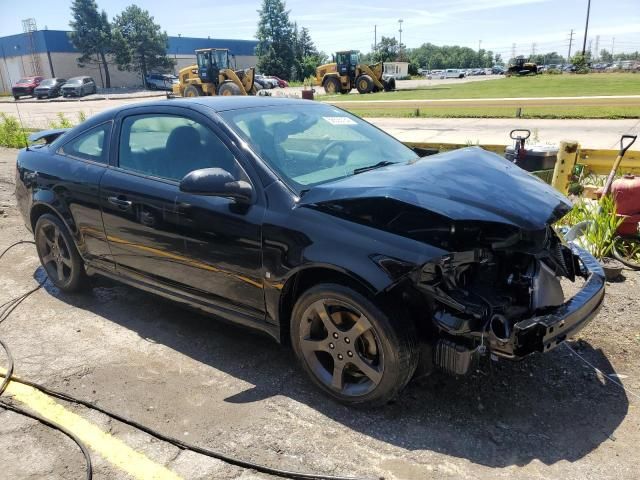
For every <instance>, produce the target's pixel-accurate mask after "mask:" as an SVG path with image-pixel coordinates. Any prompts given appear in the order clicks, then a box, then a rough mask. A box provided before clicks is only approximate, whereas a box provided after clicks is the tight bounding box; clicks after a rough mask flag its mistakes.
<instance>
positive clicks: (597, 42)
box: [591, 35, 600, 60]
mask: <svg viewBox="0 0 640 480" xmlns="http://www.w3.org/2000/svg"><path fill="white" fill-rule="evenodd" d="M593 53H594V52H591V55H593ZM595 58H596V60H600V35H596V50H595Z"/></svg>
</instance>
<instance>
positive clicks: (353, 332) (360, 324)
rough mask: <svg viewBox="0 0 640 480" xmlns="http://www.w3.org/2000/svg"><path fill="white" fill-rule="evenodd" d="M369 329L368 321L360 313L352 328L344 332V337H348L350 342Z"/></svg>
mask: <svg viewBox="0 0 640 480" xmlns="http://www.w3.org/2000/svg"><path fill="white" fill-rule="evenodd" d="M370 328H371V323H370V322H369V319H368V318H367V317H365V316H364V315H363V314H361V313H360V317H358V319H357V320H356V322H355V323H354V324H353V326H352V327H351V328H350V329H349V330H347V331H346V332H345V335H346V336H348V337H350V338H351V339H352V340H355V339H356V338H358V337H359V336H360V335H362V334H363V333H364V332H366V331H367V330H369V329H370Z"/></svg>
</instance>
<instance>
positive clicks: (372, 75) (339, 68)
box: [316, 50, 396, 95]
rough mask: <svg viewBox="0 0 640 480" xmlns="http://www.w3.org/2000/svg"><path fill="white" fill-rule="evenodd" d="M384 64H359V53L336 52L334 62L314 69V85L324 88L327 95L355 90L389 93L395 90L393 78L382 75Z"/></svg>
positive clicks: (353, 51) (352, 51) (350, 51)
mask: <svg viewBox="0 0 640 480" xmlns="http://www.w3.org/2000/svg"><path fill="white" fill-rule="evenodd" d="M383 71H384V64H383V63H382V62H378V63H376V64H373V65H367V64H364V63H360V52H358V51H357V50H345V51H342V52H336V54H335V61H334V62H332V63H327V64H325V65H320V66H319V67H318V68H316V83H317V84H318V85H322V87H324V90H325V92H326V93H327V95H334V94H336V93H343V94H346V93H349V92H350V91H351V90H352V89H354V88H357V89H358V92H360V93H371V92H380V91H382V90H384V91H385V92H389V91H391V90H395V89H396V80H395V78H393V77H391V76H389V77H387V76H385V75H383Z"/></svg>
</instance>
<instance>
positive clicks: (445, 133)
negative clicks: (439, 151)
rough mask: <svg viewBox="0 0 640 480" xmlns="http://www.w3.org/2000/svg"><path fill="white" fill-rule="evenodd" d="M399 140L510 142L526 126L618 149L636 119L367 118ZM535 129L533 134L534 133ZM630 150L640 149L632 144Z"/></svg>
mask: <svg viewBox="0 0 640 480" xmlns="http://www.w3.org/2000/svg"><path fill="white" fill-rule="evenodd" d="M367 120H368V121H369V122H371V123H373V124H374V125H376V126H377V127H379V128H381V129H382V130H384V131H386V132H388V133H390V134H391V135H393V136H394V137H396V138H398V139H399V140H401V141H403V142H442V143H467V142H470V143H474V144H475V143H479V144H498V145H500V144H505V145H506V144H511V142H512V140H511V139H510V138H509V132H510V131H511V130H513V129H514V128H528V129H530V130H531V132H532V135H531V136H532V139H533V138H534V137H537V138H538V141H539V142H540V143H553V144H557V143H558V142H560V141H561V140H567V139H569V140H577V141H579V142H580V144H581V145H582V146H583V147H585V148H603V149H615V148H618V145H619V141H620V135H622V134H625V133H630V134H634V135H635V134H638V133H640V120H638V119H630V120H600V119H598V120H541V119H511V118H367ZM536 132H537V135H536ZM633 149H634V150H640V145H639V144H638V143H636V144H635V145H634V146H633Z"/></svg>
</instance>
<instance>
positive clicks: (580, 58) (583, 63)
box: [571, 52, 589, 73]
mask: <svg viewBox="0 0 640 480" xmlns="http://www.w3.org/2000/svg"><path fill="white" fill-rule="evenodd" d="M588 53H589V52H587V54H585V55H582V54H581V53H576V54H575V55H574V56H573V58H572V59H571V64H572V65H573V66H574V67H576V73H587V72H588V71H589V68H588V66H587V65H588V62H589V55H588Z"/></svg>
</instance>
